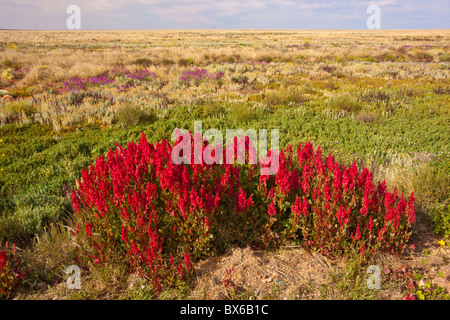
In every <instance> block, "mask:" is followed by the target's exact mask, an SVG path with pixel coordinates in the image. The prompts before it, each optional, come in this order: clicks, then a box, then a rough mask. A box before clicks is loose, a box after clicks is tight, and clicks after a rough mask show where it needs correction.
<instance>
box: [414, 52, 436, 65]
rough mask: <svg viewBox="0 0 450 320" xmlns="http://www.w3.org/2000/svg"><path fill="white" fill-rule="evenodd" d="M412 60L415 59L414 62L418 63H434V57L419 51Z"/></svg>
mask: <svg viewBox="0 0 450 320" xmlns="http://www.w3.org/2000/svg"><path fill="white" fill-rule="evenodd" d="M411 58H412V59H413V61H416V62H431V61H433V59H434V57H433V56H432V55H431V54H429V53H428V52H423V51H418V52H416V53H414V54H413V55H412V56H411Z"/></svg>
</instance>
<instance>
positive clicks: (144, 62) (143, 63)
mask: <svg viewBox="0 0 450 320" xmlns="http://www.w3.org/2000/svg"><path fill="white" fill-rule="evenodd" d="M152 63H153V62H152V60H150V59H148V58H139V59H136V60H135V61H134V64H137V65H140V66H143V67H149V66H151V65H152Z"/></svg>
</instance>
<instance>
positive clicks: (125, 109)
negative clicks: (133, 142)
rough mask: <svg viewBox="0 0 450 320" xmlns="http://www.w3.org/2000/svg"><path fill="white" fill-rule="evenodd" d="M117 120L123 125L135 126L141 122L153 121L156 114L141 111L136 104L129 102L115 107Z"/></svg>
mask: <svg viewBox="0 0 450 320" xmlns="http://www.w3.org/2000/svg"><path fill="white" fill-rule="evenodd" d="M117 120H118V121H119V123H121V124H123V125H125V126H132V125H134V126H135V125H137V124H139V123H143V122H148V123H152V122H155V121H156V115H155V113H154V112H151V111H150V112H146V111H143V110H141V109H140V108H139V107H138V106H136V105H133V104H131V103H124V104H121V105H120V106H119V108H118V109H117Z"/></svg>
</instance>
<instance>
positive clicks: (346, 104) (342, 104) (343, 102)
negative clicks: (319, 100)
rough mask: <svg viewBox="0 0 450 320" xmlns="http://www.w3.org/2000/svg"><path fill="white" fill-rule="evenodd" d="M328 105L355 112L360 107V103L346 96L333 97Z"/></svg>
mask: <svg viewBox="0 0 450 320" xmlns="http://www.w3.org/2000/svg"><path fill="white" fill-rule="evenodd" d="M328 105H329V107H330V108H332V109H335V110H343V111H345V112H349V113H357V112H359V111H360V110H361V109H362V107H361V105H360V104H359V103H358V102H357V101H355V100H354V99H352V98H350V97H347V96H341V97H337V98H334V99H332V100H331V101H330V102H329V104H328Z"/></svg>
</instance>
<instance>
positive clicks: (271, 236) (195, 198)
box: [72, 134, 414, 288]
mask: <svg viewBox="0 0 450 320" xmlns="http://www.w3.org/2000/svg"><path fill="white" fill-rule="evenodd" d="M192 140H193V139H191V141H192ZM247 140H248V139H247ZM178 143H180V140H178V141H176V142H175V145H177V144H178ZM235 143H236V141H235ZM247 147H248V144H247ZM172 148H173V146H171V145H170V144H169V143H168V142H167V141H165V140H163V141H161V142H159V143H156V145H153V144H149V143H148V142H147V139H146V137H145V135H144V134H143V135H142V138H141V139H140V141H139V143H138V144H135V143H134V142H131V143H129V144H128V145H127V147H126V148H125V149H124V148H122V147H121V146H118V145H117V147H116V148H115V149H112V150H110V151H109V153H108V155H107V157H106V159H104V157H102V156H100V157H99V158H98V159H97V161H96V162H95V165H94V164H92V165H91V166H90V167H89V169H88V170H83V171H82V175H81V176H82V178H81V180H80V181H78V189H77V190H74V191H73V193H72V203H73V209H74V211H75V213H76V220H77V226H78V225H84V226H85V228H82V229H84V232H83V231H80V228H79V227H77V230H75V232H73V231H72V233H73V235H75V236H77V237H79V236H82V237H85V238H86V239H87V240H88V243H89V246H88V249H89V250H90V253H91V256H92V257H93V261H94V259H97V261H99V262H100V263H102V262H105V261H107V260H108V257H109V254H110V252H111V250H115V251H118V252H124V253H125V254H126V255H127V257H128V259H129V261H130V265H131V268H132V270H133V271H136V272H140V273H143V274H146V275H147V276H149V277H151V278H152V279H153V283H154V285H155V287H156V288H161V287H162V286H163V285H165V281H175V280H177V279H187V278H189V277H190V275H192V272H193V267H192V259H197V258H199V257H202V256H207V255H210V254H213V253H215V252H223V251H225V250H226V249H227V248H228V247H229V246H230V245H232V244H238V245H251V246H254V247H259V248H265V247H276V246H278V245H280V244H281V243H283V242H286V241H291V240H294V241H300V242H301V243H302V244H303V246H304V247H305V248H307V249H312V248H315V249H317V250H319V251H320V252H322V253H323V254H326V255H328V256H330V257H337V256H340V255H343V254H347V253H357V254H359V255H360V256H361V258H364V256H366V255H368V254H371V253H373V252H375V251H376V250H385V251H389V252H393V253H396V254H401V253H402V251H403V249H404V248H405V245H406V242H407V240H408V238H409V235H410V232H409V229H410V225H411V223H412V222H414V195H411V196H410V197H409V199H406V198H405V196H404V195H403V194H402V195H401V196H400V197H399V196H398V194H397V191H396V190H394V191H393V192H392V193H391V192H389V191H388V190H386V185H385V183H384V182H383V183H379V184H375V183H374V181H373V175H372V173H371V172H369V171H368V170H367V169H366V168H363V170H362V171H359V170H358V168H357V166H356V163H353V164H352V165H351V166H349V167H345V166H343V165H339V164H338V163H337V162H336V161H335V159H334V157H333V156H331V155H328V156H327V157H326V158H323V157H322V154H321V149H320V148H317V150H316V151H314V148H313V146H312V144H311V143H306V144H305V145H304V146H302V145H301V144H299V145H298V147H297V152H296V153H294V152H293V150H292V147H291V146H288V147H287V148H286V149H285V150H281V151H280V153H279V168H278V172H277V173H276V174H275V175H272V176H262V175H260V174H259V173H258V170H259V169H260V167H259V165H257V164H249V163H246V164H243V165H241V164H205V163H204V162H202V163H199V164H195V163H194V161H193V158H194V144H193V143H192V146H191V153H190V156H191V160H192V161H191V163H192V164H183V163H181V164H174V163H173V162H172V160H171V151H172ZM204 148H205V146H203V150H204ZM224 149H226V148H224ZM235 150H236V149H235ZM269 152H271V151H269ZM223 154H224V155H225V154H226V151H224V152H223ZM247 160H248V159H247ZM222 163H225V158H224V159H223V162H222ZM265 165H267V164H265Z"/></svg>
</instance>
